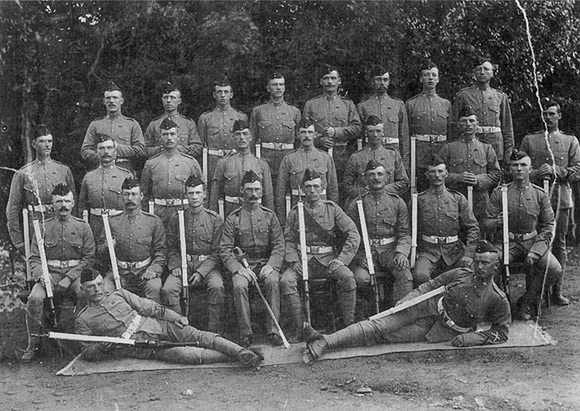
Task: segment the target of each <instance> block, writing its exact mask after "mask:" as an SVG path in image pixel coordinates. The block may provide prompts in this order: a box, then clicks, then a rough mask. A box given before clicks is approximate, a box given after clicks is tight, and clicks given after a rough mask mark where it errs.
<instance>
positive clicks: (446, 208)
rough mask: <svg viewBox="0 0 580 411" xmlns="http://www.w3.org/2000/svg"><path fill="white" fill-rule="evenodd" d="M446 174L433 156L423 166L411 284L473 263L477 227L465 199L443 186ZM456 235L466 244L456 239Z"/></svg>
mask: <svg viewBox="0 0 580 411" xmlns="http://www.w3.org/2000/svg"><path fill="white" fill-rule="evenodd" d="M448 175H449V173H448V172H447V167H446V166H445V163H444V162H443V161H442V160H441V159H434V160H433V162H432V163H431V165H429V167H428V168H427V178H428V179H429V188H428V189H427V190H426V191H423V192H422V193H420V194H419V197H418V201H417V212H418V213H417V214H418V216H417V221H418V232H417V239H418V240H419V241H418V246H417V262H416V263H415V274H414V276H413V281H414V282H415V286H419V285H421V284H423V283H425V282H427V281H429V280H430V279H431V278H432V277H436V276H437V275H439V274H440V273H442V272H444V271H447V270H449V269H452V268H456V267H466V268H467V267H470V266H471V263H472V262H473V253H474V250H475V246H476V243H477V241H478V240H479V226H478V224H477V220H476V219H475V216H474V215H473V211H471V209H470V208H469V205H468V204H467V199H466V198H465V197H464V196H463V195H462V194H460V193H458V192H457V191H450V190H447V188H446V187H445V180H446V179H447V177H448ZM460 234H462V235H464V236H465V238H466V244H463V242H462V241H461V240H460V239H459V235H460Z"/></svg>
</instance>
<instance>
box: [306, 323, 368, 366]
mask: <svg viewBox="0 0 580 411" xmlns="http://www.w3.org/2000/svg"><path fill="white" fill-rule="evenodd" d="M364 323H368V321H363V322H360V323H356V324H352V325H350V326H348V327H346V328H344V329H342V330H340V331H337V332H335V333H332V334H329V335H323V334H320V336H321V338H319V339H317V340H314V341H313V342H311V343H309V344H307V345H306V347H307V348H308V351H309V354H310V359H311V360H313V361H316V360H317V359H318V358H320V356H321V355H322V354H324V351H326V350H327V349H328V348H340V347H345V346H355V347H356V346H361V345H367V341H366V339H365V326H364ZM367 334H368V333H367Z"/></svg>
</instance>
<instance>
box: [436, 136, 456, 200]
mask: <svg viewBox="0 0 580 411" xmlns="http://www.w3.org/2000/svg"><path fill="white" fill-rule="evenodd" d="M437 157H438V158H439V159H441V160H442V161H443V162H444V163H445V165H446V166H447V169H448V170H449V168H450V166H449V161H450V157H451V147H450V146H449V143H445V144H444V145H443V147H441V150H439V153H438V154H437ZM460 183H461V174H457V173H452V172H451V171H449V175H448V176H447V178H446V179H445V186H446V187H447V188H449V189H451V190H459V185H460Z"/></svg>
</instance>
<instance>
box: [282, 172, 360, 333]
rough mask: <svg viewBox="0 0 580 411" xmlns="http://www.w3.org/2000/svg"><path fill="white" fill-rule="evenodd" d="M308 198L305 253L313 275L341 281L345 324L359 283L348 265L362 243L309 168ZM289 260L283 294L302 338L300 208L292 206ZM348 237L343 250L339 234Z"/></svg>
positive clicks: (340, 302)
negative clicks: (299, 291)
mask: <svg viewBox="0 0 580 411" xmlns="http://www.w3.org/2000/svg"><path fill="white" fill-rule="evenodd" d="M302 189H303V190H304V194H305V197H306V202H305V203H304V223H305V227H306V233H305V235H306V244H307V246H306V252H307V255H308V272H309V274H310V278H328V279H330V280H331V281H336V282H337V284H338V305H339V307H340V313H341V315H342V326H343V327H346V326H348V325H350V324H352V323H353V321H354V309H355V304H356V283H355V279H354V274H353V273H352V271H351V270H350V269H349V268H348V265H349V264H350V263H351V261H352V259H353V258H354V256H355V254H356V252H357V250H358V246H359V243H360V236H359V234H358V231H357V229H356V225H355V224H354V222H353V221H352V220H351V219H350V217H349V216H347V215H346V213H345V212H344V211H342V209H341V208H340V207H339V206H338V205H337V204H336V203H334V202H333V201H328V200H326V201H325V200H322V199H321V193H322V179H321V178H320V175H319V174H318V173H317V172H316V171H314V170H311V169H307V170H306V172H305V173H304V178H303V180H302ZM284 235H285V237H286V261H287V262H288V268H287V269H286V271H285V272H284V275H283V276H282V280H281V281H280V288H281V292H282V296H283V298H284V299H285V302H286V307H288V309H289V312H290V315H291V317H292V319H293V320H294V326H295V332H296V336H295V339H296V340H300V337H301V331H302V324H303V322H304V312H303V310H302V302H301V301H300V296H299V295H298V282H299V280H301V279H302V263H303V261H301V256H300V252H301V248H300V241H299V238H300V230H299V221H298V207H294V208H292V211H291V212H290V214H288V219H287V221H286V229H285V232H284ZM338 235H340V236H342V237H344V238H346V240H345V242H344V244H343V245H342V248H341V250H340V253H339V252H338V250H339V249H340V247H339V244H337V241H336V240H337V236H338Z"/></svg>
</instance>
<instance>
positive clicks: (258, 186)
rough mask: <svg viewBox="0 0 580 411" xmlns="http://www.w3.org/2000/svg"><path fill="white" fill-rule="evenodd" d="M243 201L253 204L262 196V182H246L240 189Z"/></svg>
mask: <svg viewBox="0 0 580 411" xmlns="http://www.w3.org/2000/svg"><path fill="white" fill-rule="evenodd" d="M241 191H242V196H243V197H244V203H247V204H251V205H255V204H258V200H260V198H262V183H260V182H259V181H254V182H253V183H246V184H244V187H242V189H241Z"/></svg>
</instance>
